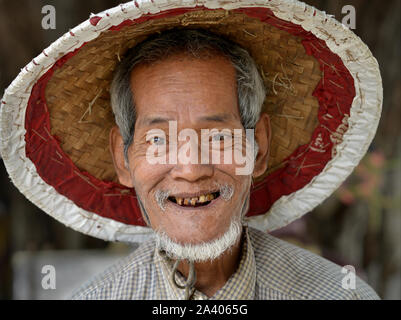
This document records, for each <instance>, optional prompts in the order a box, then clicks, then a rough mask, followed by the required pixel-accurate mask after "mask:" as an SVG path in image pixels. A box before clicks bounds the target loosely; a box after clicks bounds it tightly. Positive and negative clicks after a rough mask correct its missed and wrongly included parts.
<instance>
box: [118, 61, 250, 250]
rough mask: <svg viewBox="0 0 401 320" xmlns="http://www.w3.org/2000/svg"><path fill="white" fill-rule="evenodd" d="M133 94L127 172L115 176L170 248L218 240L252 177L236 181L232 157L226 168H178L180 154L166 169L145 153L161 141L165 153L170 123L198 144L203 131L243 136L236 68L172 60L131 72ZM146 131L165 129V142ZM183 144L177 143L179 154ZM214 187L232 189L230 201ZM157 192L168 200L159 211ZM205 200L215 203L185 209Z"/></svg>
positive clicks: (239, 206)
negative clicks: (137, 200)
mask: <svg viewBox="0 0 401 320" xmlns="http://www.w3.org/2000/svg"><path fill="white" fill-rule="evenodd" d="M131 89H132V91H133V95H134V100H135V106H136V123H135V134H134V140H133V143H132V145H131V146H130V148H129V152H128V164H127V170H126V172H125V173H124V174H119V173H118V175H119V178H120V182H121V183H122V184H124V185H126V186H129V187H134V188H135V191H136V193H137V195H138V197H139V198H140V200H141V201H142V203H143V206H144V208H145V210H146V212H147V214H148V216H149V219H150V224H151V226H152V228H153V229H155V230H159V231H164V232H165V233H166V234H167V235H168V236H169V237H170V238H171V239H173V240H175V241H176V242H178V243H181V244H184V243H191V244H197V243H200V242H209V241H212V240H214V239H216V238H218V237H220V236H222V235H223V234H224V233H225V232H226V231H227V229H228V228H229V226H230V223H231V221H232V219H233V218H238V217H239V215H240V214H241V212H242V210H243V206H244V203H245V202H246V198H247V196H248V195H249V190H250V185H251V176H250V175H237V174H236V170H235V169H236V168H238V167H240V166H239V165H237V164H236V163H235V160H234V159H233V161H232V163H223V162H224V161H223V160H222V161H220V164H213V163H210V162H211V161H210V162H209V164H201V161H200V160H199V161H198V163H197V164H193V163H183V161H182V160H181V158H180V155H179V154H178V158H177V163H175V164H174V163H169V161H168V160H169V158H168V157H167V163H166V164H154V163H150V162H149V159H148V157H147V150H148V148H149V147H150V145H152V144H155V143H157V144H164V143H166V145H167V152H168V151H169V150H170V149H171V146H169V145H168V143H169V141H168V140H169V121H176V123H177V131H178V133H179V132H180V131H181V130H182V129H188V128H190V129H193V130H195V131H196V132H197V133H198V136H199V146H200V143H201V142H200V137H201V129H210V130H211V129H219V130H222V129H229V130H231V132H234V129H242V130H244V129H243V126H242V124H241V119H240V115H239V108H238V100H237V87H236V77H235V69H234V67H233V66H232V65H231V64H230V62H229V61H228V60H226V59H225V58H223V57H219V56H216V57H213V58H210V59H207V60H198V59H191V58H189V57H186V56H183V55H175V56H173V57H170V58H168V59H167V60H164V61H161V62H158V63H154V64H152V65H150V66H145V65H139V66H137V67H136V68H135V69H134V70H133V72H132V75H131ZM152 129H159V130H160V129H161V130H163V131H164V133H165V137H166V140H167V141H166V142H164V139H161V137H157V138H155V137H152V138H151V140H149V132H151V130H152ZM243 133H244V131H243ZM243 136H245V133H244V134H243ZM184 143H186V142H183V141H181V142H180V141H178V146H177V149H178V150H180V147H181V146H182V145H183V144H184ZM223 143H224V142H223V141H222V142H221V144H222V145H223ZM199 149H200V147H199ZM222 149H223V148H222ZM199 154H200V151H199ZM199 159H200V158H199ZM222 159H223V158H222ZM117 172H118V170H117ZM219 186H229V187H231V188H232V190H233V193H232V196H231V197H230V199H229V200H227V198H228V197H223V196H221V194H220V195H219V194H218V191H219ZM160 192H162V193H163V192H167V193H168V194H169V198H168V199H167V200H165V201H164V202H163V203H164V204H163V206H161V205H160V203H158V201H157V197H158V195H159V198H160ZM216 192H217V193H216ZM211 194H213V195H214V196H218V197H217V198H216V199H213V200H211V201H207V202H205V203H206V205H205V203H202V204H201V205H199V204H197V205H196V206H192V205H191V199H193V198H195V199H198V200H197V202H198V201H199V199H201V198H200V197H201V196H204V197H205V198H202V200H204V199H207V197H208V196H209V199H210V195H211ZM188 199H189V203H188ZM185 200H187V201H185ZM186 202H187V204H186V205H185V203H186ZM178 203H181V205H179V204H178Z"/></svg>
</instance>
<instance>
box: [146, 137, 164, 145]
mask: <svg viewBox="0 0 401 320" xmlns="http://www.w3.org/2000/svg"><path fill="white" fill-rule="evenodd" d="M165 142H166V141H165V139H164V138H162V137H158V136H154V137H151V138H150V139H149V143H150V144H156V145H163V144H165Z"/></svg>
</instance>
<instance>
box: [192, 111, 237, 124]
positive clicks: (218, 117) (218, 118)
mask: <svg viewBox="0 0 401 320" xmlns="http://www.w3.org/2000/svg"><path fill="white" fill-rule="evenodd" d="M232 119H233V116H232V115H231V114H229V113H220V114H215V115H210V116H204V117H201V118H200V120H203V121H212V122H225V121H227V120H232Z"/></svg>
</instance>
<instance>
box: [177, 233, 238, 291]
mask: <svg viewBox="0 0 401 320" xmlns="http://www.w3.org/2000/svg"><path fill="white" fill-rule="evenodd" d="M243 237H244V232H242V234H241V236H240V237H239V238H238V240H237V242H236V243H235V244H234V245H233V246H232V247H231V248H230V249H228V250H226V251H225V252H224V253H223V254H222V255H221V256H220V257H218V258H217V259H215V260H212V261H207V262H196V263H195V271H196V283H195V288H196V289H197V290H199V291H200V292H202V293H203V294H205V295H207V296H208V297H211V296H213V295H214V294H215V293H216V292H217V291H218V290H219V289H221V288H222V287H223V286H224V284H225V283H226V282H227V281H228V279H229V278H230V277H231V275H232V274H233V273H234V272H235V271H236V270H237V268H238V265H239V262H240V259H241V248H242V241H243V240H242V239H243ZM178 271H179V272H180V273H181V274H182V275H184V276H185V277H186V278H188V273H189V263H188V262H187V261H186V260H182V261H181V262H180V264H179V266H178Z"/></svg>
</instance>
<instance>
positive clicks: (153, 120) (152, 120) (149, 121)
mask: <svg viewBox="0 0 401 320" xmlns="http://www.w3.org/2000/svg"><path fill="white" fill-rule="evenodd" d="M171 120H173V119H171V118H164V117H160V116H149V117H146V118H144V119H141V120H140V121H139V122H140V124H141V125H144V126H151V125H154V124H160V123H166V122H169V121H171Z"/></svg>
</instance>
